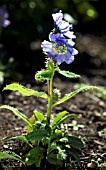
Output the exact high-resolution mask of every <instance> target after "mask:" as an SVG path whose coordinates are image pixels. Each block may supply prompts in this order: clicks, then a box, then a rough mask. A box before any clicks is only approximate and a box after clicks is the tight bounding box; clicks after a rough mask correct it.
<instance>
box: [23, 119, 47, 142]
mask: <svg viewBox="0 0 106 170" xmlns="http://www.w3.org/2000/svg"><path fill="white" fill-rule="evenodd" d="M45 126H46V125H45V124H41V123H40V122H36V123H35V125H34V127H33V131H32V132H30V133H29V134H27V135H26V139H27V140H28V141H41V140H42V139H43V138H45V137H47V136H48V131H47V130H46V128H45Z"/></svg>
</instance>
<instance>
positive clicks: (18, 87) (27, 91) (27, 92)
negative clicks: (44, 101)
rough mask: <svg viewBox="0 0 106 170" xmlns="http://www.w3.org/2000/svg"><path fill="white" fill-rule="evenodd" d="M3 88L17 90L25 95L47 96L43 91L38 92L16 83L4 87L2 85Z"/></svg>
mask: <svg viewBox="0 0 106 170" xmlns="http://www.w3.org/2000/svg"><path fill="white" fill-rule="evenodd" d="M3 90H12V91H18V92H20V93H21V94H22V95H25V96H37V97H42V98H47V94H46V93H45V92H38V91H35V90H31V89H28V88H26V87H24V86H22V85H20V84H18V83H12V84H9V85H7V86H6V87H4V89H3Z"/></svg>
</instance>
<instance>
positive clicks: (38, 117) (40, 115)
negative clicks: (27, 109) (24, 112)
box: [33, 110, 45, 122]
mask: <svg viewBox="0 0 106 170" xmlns="http://www.w3.org/2000/svg"><path fill="white" fill-rule="evenodd" d="M33 112H34V115H35V116H36V117H37V119H38V121H40V122H42V121H44V120H45V117H44V115H43V114H42V113H40V112H38V111H36V110H34V111H33Z"/></svg>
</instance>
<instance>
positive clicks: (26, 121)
mask: <svg viewBox="0 0 106 170" xmlns="http://www.w3.org/2000/svg"><path fill="white" fill-rule="evenodd" d="M0 109H9V110H11V111H12V112H13V113H14V114H15V115H16V116H18V117H19V118H21V119H22V120H23V121H24V122H25V123H26V124H27V125H28V126H30V127H32V125H31V124H30V122H29V120H28V118H27V117H26V116H25V115H24V114H23V113H21V112H19V111H18V110H17V109H16V108H13V107H11V106H8V105H2V106H0Z"/></svg>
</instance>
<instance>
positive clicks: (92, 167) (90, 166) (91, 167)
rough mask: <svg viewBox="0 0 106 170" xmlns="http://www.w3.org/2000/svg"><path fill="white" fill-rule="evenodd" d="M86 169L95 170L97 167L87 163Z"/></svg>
mask: <svg viewBox="0 0 106 170" xmlns="http://www.w3.org/2000/svg"><path fill="white" fill-rule="evenodd" d="M87 167H88V168H90V169H95V168H96V167H97V165H96V164H95V163H88V164H87Z"/></svg>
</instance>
